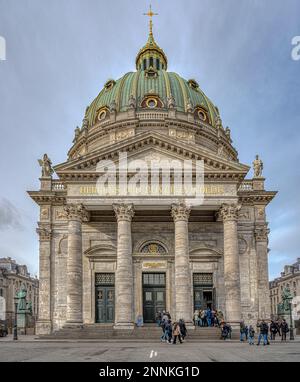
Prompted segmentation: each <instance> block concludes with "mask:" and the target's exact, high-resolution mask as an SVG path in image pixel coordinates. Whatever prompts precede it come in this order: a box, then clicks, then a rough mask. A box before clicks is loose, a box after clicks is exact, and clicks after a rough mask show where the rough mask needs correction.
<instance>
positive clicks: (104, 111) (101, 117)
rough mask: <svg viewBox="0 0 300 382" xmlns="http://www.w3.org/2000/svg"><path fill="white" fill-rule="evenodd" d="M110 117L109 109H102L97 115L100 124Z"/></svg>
mask: <svg viewBox="0 0 300 382" xmlns="http://www.w3.org/2000/svg"><path fill="white" fill-rule="evenodd" d="M108 115H109V111H108V109H107V107H102V108H101V109H100V110H99V111H98V114H97V120H98V121H99V122H102V121H104V120H105V119H106V118H107V117H108Z"/></svg>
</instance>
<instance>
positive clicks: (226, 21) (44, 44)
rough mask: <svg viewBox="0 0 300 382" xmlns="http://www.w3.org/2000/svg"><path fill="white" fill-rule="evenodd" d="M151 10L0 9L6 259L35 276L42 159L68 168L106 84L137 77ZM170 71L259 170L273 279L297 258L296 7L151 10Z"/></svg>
mask: <svg viewBox="0 0 300 382" xmlns="http://www.w3.org/2000/svg"><path fill="white" fill-rule="evenodd" d="M148 6H149V1H144V0H111V1H109V2H108V1H102V0H51V1H50V0H47V1H46V0H0V36H3V37H4V38H5V39H6V43H7V60H6V61H0V132H1V140H0V155H1V161H0V171H1V188H0V256H11V257H13V258H16V259H17V260H18V261H19V262H21V263H26V264H28V265H29V268H30V271H31V272H32V273H33V274H35V273H37V272H38V238H37V235H36V233H35V227H36V221H37V219H38V208H37V206H35V204H34V203H33V202H32V201H31V199H30V198H29V197H28V196H27V194H26V190H34V189H37V188H38V186H39V182H38V178H39V175H40V168H39V165H38V163H37V159H38V158H40V157H41V156H42V155H43V153H44V152H47V153H48V155H49V156H50V158H51V159H52V161H53V163H54V164H57V163H60V162H63V161H64V160H65V159H66V155H67V151H68V149H69V148H70V146H71V142H72V139H73V134H74V129H75V127H76V126H77V125H80V124H81V121H82V118H83V115H84V111H85V108H86V106H87V105H88V104H89V103H90V102H91V101H92V100H93V98H94V97H96V95H97V94H98V93H99V91H100V90H101V89H102V87H103V84H104V83H105V82H106V80H107V79H108V78H119V77H121V76H122V75H123V74H124V73H125V72H128V71H132V70H134V60H135V56H136V53H137V52H138V50H139V49H140V47H141V46H143V44H144V43H145V41H146V39H147V30H148V26H147V23H148V20H147V18H146V17H144V16H143V15H142V14H143V13H144V12H146V11H147V9H148ZM152 7H153V10H154V11H157V12H158V13H159V16H157V17H156V18H155V20H154V34H155V38H156V40H157V42H158V43H159V45H160V46H161V47H162V48H163V49H164V50H165V52H166V54H167V56H168V59H169V70H170V71H175V72H178V73H179V74H180V75H182V77H184V78H195V79H196V80H197V81H198V82H199V84H200V87H201V88H202V89H203V90H204V91H205V93H206V94H207V95H208V96H209V97H210V98H211V99H212V100H213V101H214V103H215V104H216V105H217V106H218V107H219V110H220V113H221V116H222V119H223V123H224V125H225V126H229V127H230V128H231V132H232V138H233V143H234V145H235V147H236V148H237V149H238V151H239V158H240V161H241V162H242V163H245V164H251V163H252V161H253V159H254V156H255V154H257V153H258V154H260V156H261V157H262V159H263V161H264V166H265V170H264V175H265V177H266V188H267V189H269V190H279V194H278V195H277V197H276V198H275V200H274V201H273V202H272V203H271V205H270V206H269V207H268V210H267V213H268V220H269V222H270V228H271V234H270V243H269V247H270V249H271V252H270V258H269V263H270V276H271V278H273V277H275V276H277V275H279V273H280V271H281V270H282V267H283V265H284V264H286V263H291V262H293V261H294V260H296V258H297V257H300V254H299V251H298V248H300V219H299V216H300V203H299V189H300V187H299V186H300V177H299V167H298V166H297V164H298V163H300V150H299V148H300V61H294V60H292V58H291V51H292V45H291V40H292V38H293V37H294V36H297V35H298V36H299V35H300V19H299V17H300V2H299V1H298V0H286V1H284V2H282V1H279V0H153V1H152Z"/></svg>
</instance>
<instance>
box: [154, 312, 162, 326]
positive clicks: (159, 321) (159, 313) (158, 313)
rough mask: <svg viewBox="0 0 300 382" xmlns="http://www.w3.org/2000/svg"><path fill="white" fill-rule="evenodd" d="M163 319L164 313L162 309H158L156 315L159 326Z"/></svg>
mask: <svg viewBox="0 0 300 382" xmlns="http://www.w3.org/2000/svg"><path fill="white" fill-rule="evenodd" d="M161 320H162V313H161V311H158V312H156V316H155V321H156V323H157V326H160V325H161Z"/></svg>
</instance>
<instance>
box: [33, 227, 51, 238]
mask: <svg viewBox="0 0 300 382" xmlns="http://www.w3.org/2000/svg"><path fill="white" fill-rule="evenodd" d="M36 233H37V234H38V235H39V237H40V241H50V240H51V233H52V230H51V227H50V225H49V224H40V223H39V224H38V228H37V229H36Z"/></svg>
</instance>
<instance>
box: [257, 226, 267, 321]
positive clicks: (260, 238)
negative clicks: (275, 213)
mask: <svg viewBox="0 0 300 382" xmlns="http://www.w3.org/2000/svg"><path fill="white" fill-rule="evenodd" d="M269 232H270V230H269V229H268V227H267V224H261V225H258V226H256V228H255V241H256V255H257V287H258V315H259V318H260V319H270V317H271V303H270V296H269V293H270V291H269V273H268V268H269V267H268V234H269Z"/></svg>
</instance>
